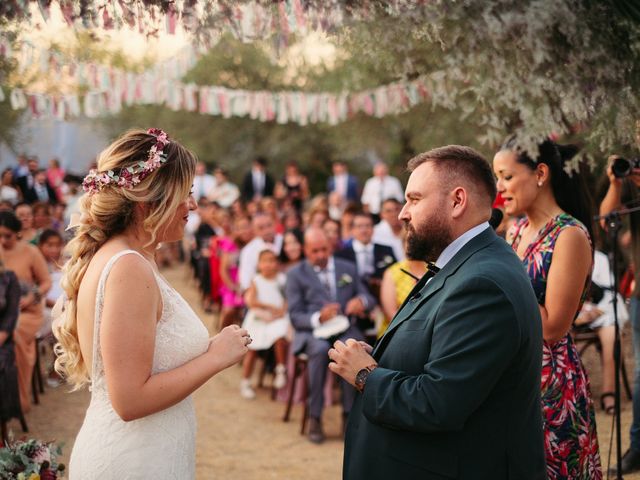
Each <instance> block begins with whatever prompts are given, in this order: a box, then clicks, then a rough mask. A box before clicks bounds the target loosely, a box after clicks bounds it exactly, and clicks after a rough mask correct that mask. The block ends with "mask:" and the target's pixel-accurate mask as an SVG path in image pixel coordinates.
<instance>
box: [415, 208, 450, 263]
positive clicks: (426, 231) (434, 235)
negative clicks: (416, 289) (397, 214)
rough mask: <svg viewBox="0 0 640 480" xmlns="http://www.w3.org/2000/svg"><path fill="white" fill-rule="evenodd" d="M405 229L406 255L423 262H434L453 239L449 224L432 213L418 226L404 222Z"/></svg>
mask: <svg viewBox="0 0 640 480" xmlns="http://www.w3.org/2000/svg"><path fill="white" fill-rule="evenodd" d="M404 226H405V229H406V231H407V252H406V253H407V257H408V258H414V259H416V260H424V261H425V262H435V261H436V260H437V259H438V257H439V256H440V254H441V253H442V252H443V251H444V249H445V248H447V246H448V245H449V244H450V243H451V242H452V241H453V238H451V237H452V235H451V232H450V230H449V226H448V225H447V224H446V223H445V222H444V221H443V219H442V218H441V217H440V216H438V215H434V216H433V217H431V218H429V219H428V220H427V221H425V222H424V223H423V224H422V225H419V226H418V228H414V227H413V226H412V225H411V224H410V223H408V222H407V223H405V225H404Z"/></svg>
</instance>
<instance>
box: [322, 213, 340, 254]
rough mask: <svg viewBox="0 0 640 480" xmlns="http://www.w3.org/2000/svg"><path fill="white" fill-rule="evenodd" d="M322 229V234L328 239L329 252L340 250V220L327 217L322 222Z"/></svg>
mask: <svg viewBox="0 0 640 480" xmlns="http://www.w3.org/2000/svg"><path fill="white" fill-rule="evenodd" d="M322 230H324V234H325V235H326V236H327V238H328V239H329V244H330V245H331V252H337V251H338V250H342V247H343V246H344V245H343V244H342V237H341V235H340V231H341V225H340V222H339V221H338V220H334V219H333V218H327V219H326V220H325V221H324V223H323V224H322Z"/></svg>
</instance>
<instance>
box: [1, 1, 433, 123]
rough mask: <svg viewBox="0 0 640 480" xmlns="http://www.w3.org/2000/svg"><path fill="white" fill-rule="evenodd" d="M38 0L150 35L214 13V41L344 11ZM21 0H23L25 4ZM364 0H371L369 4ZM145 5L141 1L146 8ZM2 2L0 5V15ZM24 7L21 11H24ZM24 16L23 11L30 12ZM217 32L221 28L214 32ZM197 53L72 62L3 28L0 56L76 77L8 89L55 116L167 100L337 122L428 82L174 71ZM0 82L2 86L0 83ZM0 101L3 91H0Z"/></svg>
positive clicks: (333, 4)
mask: <svg viewBox="0 0 640 480" xmlns="http://www.w3.org/2000/svg"><path fill="white" fill-rule="evenodd" d="M34 1H37V3H38V7H39V10H40V12H41V15H42V17H43V18H45V19H47V18H49V16H50V15H51V9H52V8H59V9H60V11H61V12H62V16H63V18H64V19H65V21H66V22H67V23H68V24H69V25H72V26H78V22H81V23H82V25H83V26H84V27H85V28H104V29H113V28H121V27H123V26H128V27H130V28H136V29H137V30H138V31H140V32H144V33H147V34H149V33H150V32H151V31H159V30H160V29H165V31H166V32H168V33H170V34H171V33H175V31H176V29H177V27H178V25H181V26H182V28H183V29H185V30H187V31H194V30H195V29H198V28H200V26H201V22H203V21H204V19H206V18H208V19H209V20H211V18H216V19H217V22H216V23H215V25H216V28H214V29H213V33H211V32H209V34H208V38H209V40H211V39H212V38H215V36H216V35H218V36H219V35H221V34H222V33H224V32H223V30H224V31H231V32H232V33H233V34H234V35H235V36H236V37H237V38H239V39H241V40H243V41H252V40H254V39H258V38H267V37H268V36H270V35H272V34H274V33H276V34H278V35H280V36H281V38H284V39H286V38H287V37H288V35H290V34H292V33H306V32H309V31H312V30H322V31H325V32H327V31H332V30H335V29H336V28H337V27H339V26H341V25H342V24H343V22H344V21H345V18H346V15H347V12H345V10H344V8H343V4H342V3H341V2H339V1H338V0H328V1H326V2H311V1H309V0H278V1H276V2H272V3H264V2H263V3H262V4H261V3H259V2H257V1H251V2H247V3H244V4H240V5H238V4H237V3H236V2H227V1H223V0H203V1H202V2H200V1H199V2H192V1H190V0H176V1H175V2H169V3H168V8H167V10H166V11H161V10H159V7H157V5H149V4H148V3H153V2H146V1H145V0H101V1H100V2H96V1H92V0H82V2H80V3H81V4H82V8H80V6H79V5H78V3H77V2H76V1H75V0H34ZM427 3H429V0H394V1H391V2H387V4H386V7H385V11H386V13H387V14H389V15H401V14H403V13H404V12H406V11H407V9H411V8H417V7H420V6H423V5H425V4H427ZM21 4H22V5H24V6H25V7H28V4H29V0H24V1H23V2H22V3H21ZM363 5H364V6H358V7H353V8H351V9H350V10H349V12H348V14H349V16H350V17H352V18H356V19H360V20H366V19H368V18H370V17H371V16H372V15H373V11H372V10H371V8H374V7H373V6H371V4H370V3H369V2H365V3H364V4H363ZM367 5H369V6H367ZM143 7H145V8H143ZM1 13H2V12H1V10H0V14H1ZM25 15H27V14H25ZM26 18H30V17H29V16H28V15H27V17H26ZM218 38H219V37H218ZM203 53H204V50H203V48H202V47H200V48H196V47H194V46H192V45H189V46H187V47H185V48H184V49H183V50H181V51H180V52H179V53H178V54H177V55H176V56H175V57H173V58H170V59H168V60H166V61H163V62H161V63H159V64H157V65H155V66H153V67H151V68H149V69H148V70H146V71H144V72H142V73H134V72H128V71H125V70H122V69H118V68H114V67H111V66H106V65H99V64H96V63H91V62H74V61H72V60H69V59H68V58H66V56H65V55H64V54H62V53H60V52H57V51H55V50H51V49H47V48H44V47H36V46H35V45H33V44H31V43H29V42H26V41H22V43H21V44H19V46H18V48H15V49H13V48H12V45H11V43H10V42H9V41H8V40H7V39H5V38H3V37H2V36H1V35H0V55H2V56H5V57H7V58H12V59H14V60H16V61H17V64H18V72H20V73H25V72H27V71H29V70H30V69H33V68H37V69H38V71H40V72H42V73H45V72H47V73H49V74H50V75H52V76H53V78H54V79H57V80H61V79H62V78H63V77H65V78H66V77H70V79H71V80H72V82H73V83H74V84H75V85H78V86H80V87H86V88H85V89H86V90H87V92H86V93H85V94H83V95H78V94H68V95H62V94H43V93H35V92H27V91H24V90H23V89H20V88H14V89H12V90H9V91H8V95H7V97H8V99H9V102H10V105H11V107H12V108H13V109H16V110H18V109H25V108H27V109H29V111H30V112H31V114H32V115H33V117H35V118H39V117H42V116H53V117H55V118H59V119H65V118H70V117H76V116H78V115H81V114H84V115H85V116H87V117H89V118H96V117H100V116H105V115H111V114H116V113H118V112H120V111H121V109H122V108H123V106H133V105H164V106H166V107H168V108H170V109H171V110H174V111H180V110H182V111H188V112H199V113H201V114H207V115H216V116H222V117H223V118H230V117H248V118H251V119H254V120H258V121H262V122H271V121H275V122H277V123H279V124H286V123H289V122H293V123H297V124H299V125H302V126H305V125H308V124H314V123H329V124H331V125H336V124H338V123H340V122H342V121H345V120H347V119H348V118H351V117H353V116H354V115H357V114H364V115H368V116H374V117H377V118H381V117H383V116H385V115H390V114H398V113H402V112H405V111H407V110H408V109H409V108H411V107H412V106H414V105H417V104H418V103H421V102H424V101H426V100H427V99H428V98H429V93H428V92H429V91H434V89H435V87H436V86H437V84H434V85H433V86H434V88H430V86H431V84H430V82H431V81H435V80H436V78H435V77H432V78H431V79H429V78H426V77H425V78H419V79H416V80H413V81H401V82H397V83H393V84H389V85H384V86H380V87H377V88H374V89H371V90H366V91H362V92H350V93H349V92H343V93H330V92H316V93H309V92H302V91H279V92H267V91H247V90H241V89H229V88H226V87H223V86H197V85H195V84H184V83H182V82H181V81H180V79H181V78H183V77H184V75H185V74H186V73H187V72H188V71H189V70H190V69H191V68H192V67H193V66H194V65H195V64H196V63H197V61H198V59H199V58H200V56H201V55H202V54H203ZM0 90H1V89H0ZM0 101H5V100H4V93H0Z"/></svg>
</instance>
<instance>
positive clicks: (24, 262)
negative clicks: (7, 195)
mask: <svg viewBox="0 0 640 480" xmlns="http://www.w3.org/2000/svg"><path fill="white" fill-rule="evenodd" d="M21 227H22V225H21V224H20V220H18V218H17V217H16V216H15V215H14V214H13V213H12V212H6V211H5V212H0V247H1V248H2V255H3V259H4V264H5V266H6V267H7V269H9V270H12V271H13V272H15V274H16V277H18V281H19V283H20V294H21V297H20V303H19V307H20V313H19V315H18V324H17V325H16V328H15V330H14V331H13V340H14V342H15V352H16V366H17V367H18V388H19V391H20V404H21V406H22V411H23V412H24V413H27V412H28V411H29V409H30V408H31V375H32V374H33V368H34V365H35V361H36V334H37V333H38V331H39V330H40V327H41V326H42V323H43V321H44V302H42V298H43V296H45V295H46V294H47V292H48V291H49V289H50V288H51V277H50V275H49V270H48V269H47V262H46V260H45V259H44V256H43V255H42V253H40V250H38V249H37V248H36V247H34V246H33V245H30V244H28V243H26V242H25V241H24V240H22V239H20V238H18V233H19V232H20V230H21Z"/></svg>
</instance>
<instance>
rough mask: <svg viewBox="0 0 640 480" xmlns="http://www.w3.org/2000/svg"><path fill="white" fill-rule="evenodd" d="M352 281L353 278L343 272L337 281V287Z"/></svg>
mask: <svg viewBox="0 0 640 480" xmlns="http://www.w3.org/2000/svg"><path fill="white" fill-rule="evenodd" d="M352 282H353V278H352V277H351V275H349V274H348V273H343V274H342V276H341V277H340V280H339V281H338V287H344V286H345V285H349V284H350V283H352Z"/></svg>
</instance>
